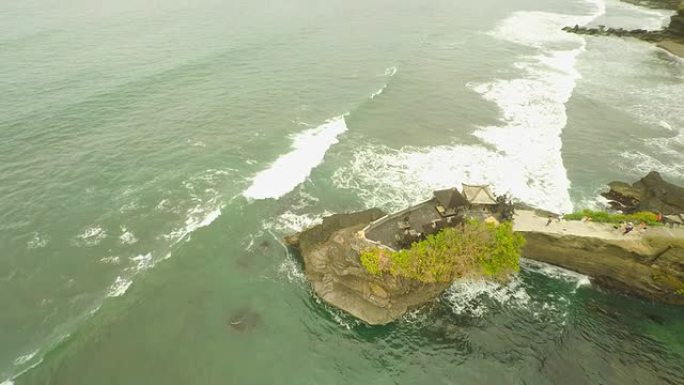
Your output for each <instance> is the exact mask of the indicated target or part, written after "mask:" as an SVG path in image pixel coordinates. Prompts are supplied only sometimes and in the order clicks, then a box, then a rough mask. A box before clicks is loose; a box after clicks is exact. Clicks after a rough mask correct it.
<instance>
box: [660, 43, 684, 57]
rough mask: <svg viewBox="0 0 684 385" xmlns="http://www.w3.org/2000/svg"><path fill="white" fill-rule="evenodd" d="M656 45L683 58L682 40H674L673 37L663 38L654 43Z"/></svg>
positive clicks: (683, 47) (683, 45)
mask: <svg viewBox="0 0 684 385" xmlns="http://www.w3.org/2000/svg"><path fill="white" fill-rule="evenodd" d="M656 47H658V48H662V49H664V50H665V51H667V52H669V53H671V54H672V55H675V56H677V57H679V58H680V59H684V41H676V40H674V39H665V40H663V41H661V42H658V43H657V44H656Z"/></svg>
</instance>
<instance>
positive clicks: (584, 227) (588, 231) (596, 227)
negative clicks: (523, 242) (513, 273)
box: [513, 210, 684, 240]
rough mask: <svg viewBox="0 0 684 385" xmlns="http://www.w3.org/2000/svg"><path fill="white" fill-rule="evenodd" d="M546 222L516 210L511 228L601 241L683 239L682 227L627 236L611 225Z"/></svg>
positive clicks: (531, 213)
mask: <svg viewBox="0 0 684 385" xmlns="http://www.w3.org/2000/svg"><path fill="white" fill-rule="evenodd" d="M547 221H548V217H544V216H540V215H537V214H536V213H535V212H534V211H530V210H516V213H515V218H514V226H513V227H514V229H515V231H520V232H537V233H547V234H560V235H575V236H580V237H593V238H601V239H616V240H637V239H640V238H642V237H643V236H645V235H646V236H658V237H665V238H679V239H684V227H682V226H677V227H675V228H670V227H669V226H656V227H648V228H647V229H646V230H645V231H643V232H637V231H636V229H635V230H634V231H632V232H630V233H629V234H626V235H623V234H622V233H621V232H620V231H618V230H616V229H614V228H613V225H612V224H608V223H593V222H582V221H566V220H561V221H560V222H558V221H557V220H554V221H553V222H552V223H551V224H550V225H548V226H546V223H547ZM635 225H636V224H635Z"/></svg>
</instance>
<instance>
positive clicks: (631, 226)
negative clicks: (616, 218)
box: [622, 222, 634, 235]
mask: <svg viewBox="0 0 684 385" xmlns="http://www.w3.org/2000/svg"><path fill="white" fill-rule="evenodd" d="M632 230H634V224H633V223H632V222H629V223H628V224H627V227H625V231H624V232H623V233H622V235H627V234H629V233H630V232H631V231H632Z"/></svg>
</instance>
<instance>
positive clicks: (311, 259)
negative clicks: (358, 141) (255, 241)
mask: <svg viewBox="0 0 684 385" xmlns="http://www.w3.org/2000/svg"><path fill="white" fill-rule="evenodd" d="M384 215H385V214H384V213H383V212H382V211H380V210H378V209H372V210H367V211H362V212H358V213H351V214H335V215H332V216H330V217H327V218H325V219H324V220H323V223H322V224H320V225H317V226H314V227H312V228H310V229H308V230H305V231H303V232H301V233H299V234H295V235H292V236H289V237H287V238H286V239H285V242H286V244H287V245H288V246H289V247H291V248H294V249H296V250H297V251H298V252H299V254H300V255H301V257H302V262H303V265H304V272H305V274H306V277H307V278H308V279H309V282H311V286H312V288H313V290H314V292H315V293H316V294H317V295H318V296H320V297H321V298H322V299H323V300H324V301H325V302H327V303H329V304H330V305H332V306H335V307H337V308H339V309H342V310H344V311H346V312H347V313H349V314H351V315H353V316H354V317H356V318H359V319H361V320H363V321H365V322H367V323H369V324H371V325H382V324H387V323H389V322H392V321H394V320H396V319H397V318H399V317H401V316H402V315H403V314H404V313H406V312H407V311H409V310H411V309H413V308H416V307H419V306H421V305H423V304H425V303H427V302H430V301H432V300H434V299H435V298H436V297H437V296H438V295H439V294H440V293H442V292H443V291H444V290H446V289H447V288H448V287H449V284H445V283H443V284H439V283H437V284H424V283H420V282H416V281H412V280H407V279H402V278H396V277H389V276H383V277H378V276H374V275H371V274H369V273H368V272H367V271H366V269H365V268H364V267H363V266H362V265H361V262H360V260H359V254H360V252H361V250H362V249H364V248H366V247H369V246H372V245H371V244H370V243H369V241H368V240H367V239H365V237H363V236H362V235H361V234H359V232H360V231H361V230H362V229H363V228H364V227H366V226H367V225H368V224H369V223H370V222H372V221H374V220H376V219H379V218H381V217H383V216H384Z"/></svg>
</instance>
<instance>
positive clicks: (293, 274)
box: [278, 255, 306, 283]
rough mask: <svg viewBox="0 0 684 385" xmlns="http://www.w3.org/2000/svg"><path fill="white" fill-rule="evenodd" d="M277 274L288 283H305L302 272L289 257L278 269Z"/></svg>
mask: <svg viewBox="0 0 684 385" xmlns="http://www.w3.org/2000/svg"><path fill="white" fill-rule="evenodd" d="M278 274H280V275H281V276H284V277H286V278H287V280H288V281H290V282H294V283H304V282H306V276H304V272H303V271H302V270H301V269H300V267H299V265H298V264H297V263H296V262H295V261H294V260H293V259H292V257H290V256H289V255H288V257H287V258H286V259H285V260H284V261H283V263H281V264H280V266H279V267H278Z"/></svg>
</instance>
